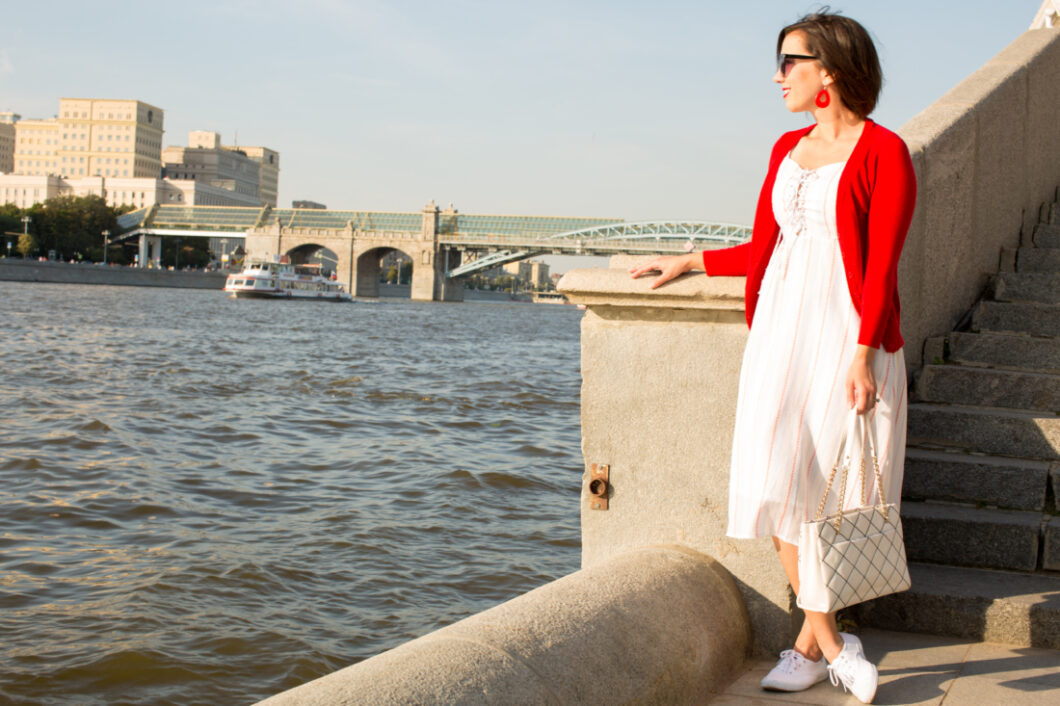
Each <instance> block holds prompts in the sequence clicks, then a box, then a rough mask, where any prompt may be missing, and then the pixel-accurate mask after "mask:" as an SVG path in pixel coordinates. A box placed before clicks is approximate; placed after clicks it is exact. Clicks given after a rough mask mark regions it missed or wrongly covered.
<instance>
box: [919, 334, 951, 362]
mask: <svg viewBox="0 0 1060 706" xmlns="http://www.w3.org/2000/svg"><path fill="white" fill-rule="evenodd" d="M945 361H946V337H945V336H933V337H931V338H929V339H928V340H926V341H924V363H925V364H927V365H941V364H942V363H944V362H945Z"/></svg>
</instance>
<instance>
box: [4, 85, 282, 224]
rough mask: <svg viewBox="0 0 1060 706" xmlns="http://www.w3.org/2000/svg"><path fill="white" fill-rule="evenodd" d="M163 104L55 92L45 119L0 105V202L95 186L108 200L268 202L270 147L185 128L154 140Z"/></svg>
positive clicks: (272, 180) (273, 158)
mask: <svg viewBox="0 0 1060 706" xmlns="http://www.w3.org/2000/svg"><path fill="white" fill-rule="evenodd" d="M163 118H164V113H163V111H162V109H161V108H158V107H156V106H153V105H150V104H148V103H144V102H143V101H138V100H112V99H100V98H60V99H59V113H58V115H57V116H56V117H54V118H47V119H30V120H23V119H22V118H21V116H19V115H18V114H16V113H12V112H3V113H0V203H13V204H16V205H17V206H19V207H20V208H25V207H28V206H32V205H33V204H35V203H40V202H42V201H45V200H47V199H49V198H53V197H56V196H64V195H70V196H85V195H88V194H95V195H98V196H100V197H102V198H104V199H106V201H107V203H108V204H111V205H114V206H120V205H123V204H124V205H131V206H136V207H137V208H142V207H145V206H151V205H153V204H156V203H157V204H178V203H179V204H188V205H196V206H260V205H263V204H269V205H271V206H275V205H276V199H277V195H278V189H279V173H280V155H279V153H278V152H276V151H275V150H271V149H269V148H267V147H231V146H226V145H222V144H221V137H220V135H218V134H217V133H215V132H205V131H195V132H192V133H191V134H190V135H189V140H188V147H166V148H165V149H164V150H163V148H162V136H163V134H164V128H163V124H164V121H163Z"/></svg>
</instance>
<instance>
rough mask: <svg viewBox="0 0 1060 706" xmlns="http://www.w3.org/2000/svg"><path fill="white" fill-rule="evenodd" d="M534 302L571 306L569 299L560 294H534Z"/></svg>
mask: <svg viewBox="0 0 1060 706" xmlns="http://www.w3.org/2000/svg"><path fill="white" fill-rule="evenodd" d="M533 302H534V303H535V304H570V302H569V301H567V297H565V296H564V295H562V294H560V293H559V292H534V296H533Z"/></svg>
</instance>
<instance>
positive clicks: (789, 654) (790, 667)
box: [780, 650, 806, 674]
mask: <svg viewBox="0 0 1060 706" xmlns="http://www.w3.org/2000/svg"><path fill="white" fill-rule="evenodd" d="M780 660H781V662H782V664H784V665H786V667H785V669H784V671H785V672H786V673H788V674H791V673H792V672H794V671H795V670H797V669H799V668H800V667H802V663H803V662H805V661H806V658H805V657H803V656H802V655H801V654H799V653H798V652H796V651H795V650H784V651H783V652H781V653H780Z"/></svg>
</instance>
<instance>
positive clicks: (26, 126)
mask: <svg viewBox="0 0 1060 706" xmlns="http://www.w3.org/2000/svg"><path fill="white" fill-rule="evenodd" d="M14 125H15V152H14V169H13V170H12V171H13V172H14V173H15V174H24V175H28V176H47V175H57V176H65V177H71V178H73V177H88V176H103V177H150V178H158V177H159V176H160V175H161V172H162V161H161V154H162V134H163V131H164V130H163V112H162V109H161V108H157V107H155V106H153V105H149V104H147V103H144V102H142V101H138V100H111V99H98V98H60V99H59V115H58V116H57V117H55V118H48V119H44V120H40V119H34V120H18V121H16V122H15V123H14Z"/></svg>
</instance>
